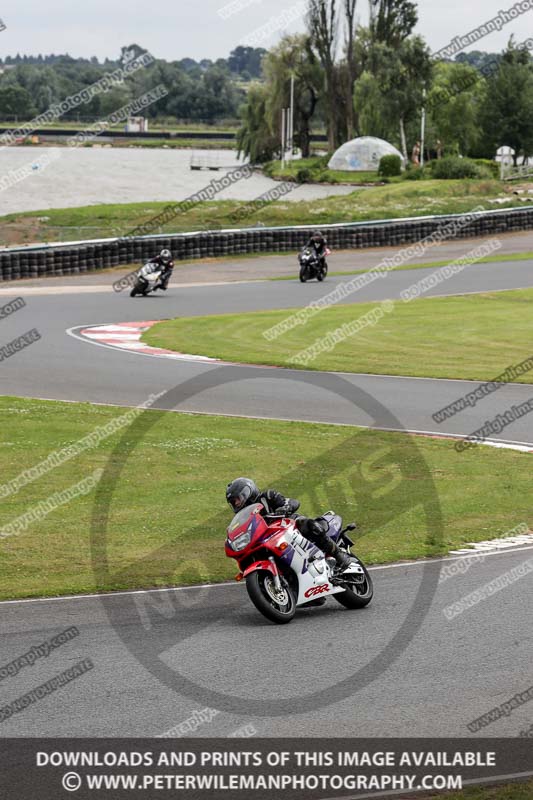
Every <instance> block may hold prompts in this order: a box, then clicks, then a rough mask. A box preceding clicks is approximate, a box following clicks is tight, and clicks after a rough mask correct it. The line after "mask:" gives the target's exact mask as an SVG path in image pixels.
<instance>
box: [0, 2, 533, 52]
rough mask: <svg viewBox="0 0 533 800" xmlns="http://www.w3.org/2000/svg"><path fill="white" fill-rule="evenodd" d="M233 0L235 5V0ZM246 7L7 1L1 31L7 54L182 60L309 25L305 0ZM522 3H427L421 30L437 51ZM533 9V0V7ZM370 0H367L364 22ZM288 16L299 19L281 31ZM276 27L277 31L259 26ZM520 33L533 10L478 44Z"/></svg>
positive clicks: (532, 29) (493, 44)
mask: <svg viewBox="0 0 533 800" xmlns="http://www.w3.org/2000/svg"><path fill="white" fill-rule="evenodd" d="M230 1H231V0H230ZM233 2H234V3H237V4H239V5H240V10H238V11H237V13H234V14H233V15H232V16H230V17H229V18H227V19H224V18H223V17H222V16H221V15H220V14H219V11H220V9H221V8H223V7H224V6H227V5H228V0H157V2H155V3H151V4H150V3H146V2H145V0H142V2H141V0H127V2H126V0H88V2H82V3H75V2H72V0H47V2H42V0H4V2H3V3H2V5H1V8H0V16H1V19H2V21H3V23H4V24H5V25H6V26H7V27H6V30H4V31H2V32H1V33H0V55H1V56H2V57H4V56H6V55H14V54H16V53H17V52H20V53H22V54H24V53H28V54H37V53H43V54H44V53H65V52H68V53H69V54H70V55H72V56H85V57H88V56H92V55H96V56H98V57H99V58H104V57H106V56H109V57H110V58H112V57H116V56H117V55H118V53H119V50H120V46H121V45H127V44H131V43H133V42H136V43H138V44H140V45H141V46H142V47H145V48H147V49H148V50H149V51H150V52H151V53H153V55H154V56H156V57H160V58H166V59H169V60H171V59H180V58H184V57H186V56H189V57H191V58H195V59H201V58H212V59H215V58H219V57H225V56H227V55H228V54H229V52H230V50H232V49H233V48H234V47H236V46H237V45H238V44H246V43H253V42H255V43H257V41H258V38H260V43H261V45H262V46H264V47H266V48H269V47H271V46H272V45H273V44H275V43H276V41H278V39H279V37H280V35H282V34H283V33H284V32H287V31H290V32H293V31H299V30H302V29H303V27H304V23H303V20H302V18H301V15H300V14H299V11H300V9H301V7H302V6H303V5H304V3H303V0H233ZM515 2H516V0H446V2H442V0H421V2H420V3H419V6H418V8H419V23H418V31H419V32H420V33H422V34H423V36H424V37H425V38H426V40H427V42H428V44H429V45H430V47H431V48H432V50H434V51H435V50H438V49H439V48H440V47H444V46H445V45H446V44H447V43H448V42H449V41H450V40H451V39H453V37H454V36H456V35H458V34H464V33H466V32H468V31H470V30H472V29H473V28H476V27H477V26H479V25H480V24H482V23H484V22H486V21H487V20H489V19H491V18H492V17H494V16H496V15H497V14H498V11H499V10H500V9H507V8H510V7H511V6H513V5H514V3H515ZM531 5H532V6H533V1H532V3H531ZM367 7H368V3H367V1H366V0H359V13H360V18H361V22H363V23H364V22H365V21H366V19H367ZM283 14H284V15H285V16H284V18H283V19H285V20H294V21H291V22H289V23H288V24H287V25H286V26H285V28H284V29H283V28H280V25H282V24H283V20H282V15H283ZM265 25H267V26H269V28H270V29H271V30H272V33H268V32H266V33H265V32H264V31H263V32H262V36H261V37H259V34H258V29H260V28H261V27H262V26H265ZM512 33H514V34H515V36H516V38H517V40H518V41H523V40H525V39H526V38H527V37H529V36H533V8H532V10H530V11H527V12H526V13H524V14H522V15H521V16H520V17H519V18H518V19H515V20H513V21H511V22H510V23H509V24H507V25H505V27H503V29H502V30H501V31H500V32H494V33H491V34H490V35H489V36H487V37H486V38H485V39H483V40H482V41H481V42H480V43H479V44H478V45H477V46H476V47H474V48H470V49H481V50H490V51H496V52H497V51H499V50H501V49H502V48H503V47H504V46H505V44H506V43H507V41H508V38H509V36H510V34H512Z"/></svg>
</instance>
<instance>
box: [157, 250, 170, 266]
mask: <svg viewBox="0 0 533 800" xmlns="http://www.w3.org/2000/svg"><path fill="white" fill-rule="evenodd" d="M159 258H160V259H161V261H162V262H163V264H168V263H169V262H170V261H172V253H171V252H170V250H161V252H160V253H159Z"/></svg>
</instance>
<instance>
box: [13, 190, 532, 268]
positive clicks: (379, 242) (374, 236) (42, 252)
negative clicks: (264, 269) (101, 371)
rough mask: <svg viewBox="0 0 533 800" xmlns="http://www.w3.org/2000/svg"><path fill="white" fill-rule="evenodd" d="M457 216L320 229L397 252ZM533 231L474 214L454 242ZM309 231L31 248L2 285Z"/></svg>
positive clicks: (282, 243) (242, 246)
mask: <svg viewBox="0 0 533 800" xmlns="http://www.w3.org/2000/svg"><path fill="white" fill-rule="evenodd" d="M459 218H460V215H447V216H433V217H412V218H410V219H398V220H377V221H374V222H355V223H351V224H346V223H341V224H337V225H322V226H321V230H322V231H324V232H325V233H326V235H327V239H328V244H329V245H330V246H331V247H332V248H333V249H337V250H339V249H357V248H363V247H384V246H389V247H395V246H402V245H407V244H412V243H414V242H418V241H420V240H421V239H423V238H424V237H426V236H429V234H431V233H434V232H435V231H436V230H438V229H442V228H443V227H444V226H445V225H446V224H447V223H450V222H452V221H453V220H454V219H459ZM530 229H533V206H526V207H523V208H518V209H500V210H497V211H483V212H479V213H476V214H475V215H474V217H473V219H472V220H471V221H470V222H469V223H468V224H467V225H464V226H462V227H461V228H460V230H459V232H458V233H457V234H456V235H455V237H452V238H467V237H470V236H494V235H497V234H499V233H510V232H513V231H523V230H530ZM311 230H312V228H310V227H309V226H307V225H306V226H303V225H300V226H294V227H290V228H289V227H287V228H281V227H280V228H245V229H241V230H217V231H204V232H196V233H174V234H156V235H151V236H138V237H131V238H130V237H124V238H118V239H117V238H115V239H98V240H94V241H86V242H63V243H61V244H49V245H29V246H24V247H11V248H6V249H4V250H0V280H3V281H9V280H15V279H18V278H38V277H40V276H44V275H74V274H78V273H82V272H92V271H94V270H99V269H106V268H108V267H116V266H120V265H122V264H124V265H126V264H137V263H142V262H144V261H146V260H147V259H149V258H150V257H152V256H153V255H154V254H155V253H157V252H158V250H160V249H161V248H163V247H167V248H169V249H170V250H172V253H173V255H174V258H175V260H185V259H187V260H189V259H195V258H212V257H217V256H228V255H229V256H231V255H240V254H242V253H262V252H276V251H277V252H284V251H295V252H296V251H298V250H299V249H301V248H302V247H303V246H304V244H305V243H306V242H307V240H308V238H309V234H310V232H311Z"/></svg>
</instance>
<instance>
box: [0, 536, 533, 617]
mask: <svg viewBox="0 0 533 800" xmlns="http://www.w3.org/2000/svg"><path fill="white" fill-rule="evenodd" d="M524 550H533V545H530V546H529V547H517V548H516V549H514V550H494V552H489V553H484V555H485V556H486V557H487V558H488V557H489V556H506V555H510V554H511V555H512V554H514V553H522V552H523V551H524ZM470 557H471V558H476V559H477V558H479V553H471V555H470ZM465 558H469V555H462V556H457V557H453V558H450V557H449V556H441V557H440V558H420V559H417V560H415V561H397V562H395V563H394V564H376V565H373V566H371V567H368V571H369V572H377V570H383V569H402V568H403V567H421V566H425V565H426V564H440V563H442V562H450V561H464V559H465ZM224 586H225V587H228V586H233V587H241V588H242V583H237V582H236V581H229V582H228V581H227V582H225V583H197V584H193V585H191V586H168V587H166V588H164V589H127V590H124V591H121V592H100V593H96V594H69V595H61V596H60V597H25V598H21V599H20V600H0V606H5V605H15V604H17V603H51V602H57V601H62V600H94V599H95V598H96V599H99V598H102V597H105V598H110V597H124V596H129V595H136V594H160V593H161V592H189V591H192V590H193V589H195V590H198V589H220V588H223V587H224Z"/></svg>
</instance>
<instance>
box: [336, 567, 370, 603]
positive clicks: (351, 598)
mask: <svg viewBox="0 0 533 800" xmlns="http://www.w3.org/2000/svg"><path fill="white" fill-rule="evenodd" d="M359 563H360V564H361V566H362V568H363V572H364V574H365V579H364V582H363V583H362V584H360V586H357V589H355V588H352V587H351V586H350V587H348V588H347V589H346V591H344V592H339V593H338V594H334V595H333V597H334V598H335V600H336V601H337V603H340V604H341V606H344V607H345V608H364V607H365V606H367V605H368V604H369V603H370V601H371V600H372V597H373V596H374V584H373V583H372V578H371V577H370V574H369V572H368V570H367V568H366V567H365V565H364V564H363V563H362V562H361V561H360V562H359Z"/></svg>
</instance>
